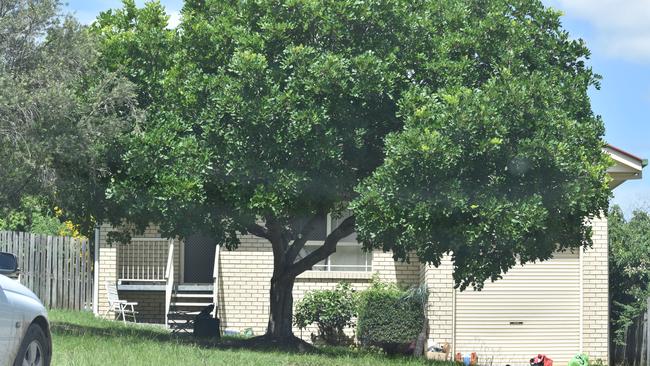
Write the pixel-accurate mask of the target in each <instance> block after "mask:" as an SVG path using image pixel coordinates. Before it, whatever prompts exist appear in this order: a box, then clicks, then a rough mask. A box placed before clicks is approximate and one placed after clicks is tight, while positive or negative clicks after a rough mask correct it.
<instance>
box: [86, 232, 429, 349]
mask: <svg viewBox="0 0 650 366" xmlns="http://www.w3.org/2000/svg"><path fill="white" fill-rule="evenodd" d="M112 230H115V229H113V228H112V227H110V226H102V227H101V228H100V232H99V239H98V242H99V243H100V245H99V246H98V250H99V253H98V256H96V257H97V258H99V266H98V267H97V268H99V271H98V280H97V281H98V282H97V283H99V284H100V286H99V292H100V293H99V299H98V302H97V303H98V305H99V309H98V310H99V312H98V313H99V314H102V313H103V312H104V311H105V309H106V307H107V306H108V303H107V300H106V295H105V290H104V283H105V282H107V281H113V283H117V287H118V291H119V295H120V297H121V298H124V299H126V300H129V301H135V302H138V307H137V308H136V310H137V311H139V312H140V316H139V318H138V321H139V322H140V321H142V322H149V323H159V324H165V323H168V322H169V315H167V316H166V315H165V314H169V313H170V311H173V310H174V303H175V302H176V303H202V302H205V305H206V306H207V304H210V303H215V304H217V315H218V317H219V318H220V319H221V324H222V328H223V329H226V328H228V329H232V330H236V331H244V330H246V329H248V328H250V329H252V330H253V332H254V334H262V333H263V332H264V331H265V330H266V326H267V323H268V311H269V309H268V307H269V287H270V279H271V276H272V273H273V255H272V252H271V248H270V246H269V245H268V242H267V241H266V240H265V239H261V238H258V237H254V236H251V235H244V236H242V237H241V238H240V240H241V244H240V246H239V247H238V249H237V250H234V251H227V250H221V251H219V250H218V248H217V247H216V245H214V244H212V247H213V248H214V252H213V253H212V252H206V250H204V249H202V248H204V246H205V245H206V244H205V243H204V242H203V244H202V245H201V244H193V243H197V242H199V241H198V240H195V241H188V240H185V241H179V240H177V239H176V240H173V241H171V240H168V239H163V238H160V234H159V233H158V230H157V228H155V227H151V228H150V229H148V230H147V231H146V232H145V233H144V235H142V236H141V237H138V238H133V239H132V241H131V242H130V243H128V244H116V243H114V244H112V245H111V244H108V242H107V237H108V233H109V232H110V231H112ZM360 253H361V252H360ZM360 253H357V254H359V255H356V254H355V253H352V252H351V250H347V251H346V250H345V249H342V250H341V251H340V253H339V254H340V255H339V257H341V258H338V257H337V258H338V259H337V258H334V259H337V261H330V262H327V263H325V264H324V265H322V266H315V268H314V270H313V271H307V272H305V273H303V274H302V275H300V276H299V277H298V279H297V280H296V283H295V286H294V300H295V301H298V300H299V299H301V298H302V297H303V296H304V294H305V293H306V292H308V291H311V290H315V289H326V288H334V287H335V286H336V285H337V284H338V283H339V282H340V281H346V282H348V283H350V284H351V285H352V286H353V287H354V288H355V289H356V290H363V289H365V288H367V287H368V285H369V284H370V281H371V279H372V276H373V274H375V273H376V274H378V275H379V277H380V279H381V280H383V281H386V282H396V283H402V284H404V285H414V284H419V283H421V278H420V276H421V268H420V265H419V263H418V262H417V261H412V262H411V263H395V262H394V261H393V259H392V256H391V254H390V253H383V252H381V251H376V252H373V253H372V254H369V255H368V256H367V257H366V256H365V255H361V254H360ZM339 259H340V260H339ZM195 290H196V291H195ZM198 290H203V291H201V292H200V294H201V295H202V296H201V297H200V298H188V297H187V295H189V294H188V293H187V292H190V293H191V292H198ZM175 295H180V296H175ZM206 295H210V296H209V297H206ZM201 305H204V304H201ZM197 308H198V306H196V307H195V308H194V311H196V310H197ZM199 310H200V309H199ZM295 332H296V334H297V335H300V333H301V332H300V331H299V330H298V329H295ZM309 334H310V333H309V331H305V332H303V334H302V335H303V336H304V337H305V338H306V339H308V337H309Z"/></svg>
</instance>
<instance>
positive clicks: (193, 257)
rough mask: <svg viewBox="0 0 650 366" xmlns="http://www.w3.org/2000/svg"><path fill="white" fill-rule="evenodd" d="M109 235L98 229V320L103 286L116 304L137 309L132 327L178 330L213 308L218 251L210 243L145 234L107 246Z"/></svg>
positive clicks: (197, 238) (106, 229)
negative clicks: (110, 288) (110, 286)
mask: <svg viewBox="0 0 650 366" xmlns="http://www.w3.org/2000/svg"><path fill="white" fill-rule="evenodd" d="M113 230H114V229H113V228H112V227H110V226H104V227H101V228H100V229H99V233H98V234H99V235H98V239H99V243H100V245H99V248H98V249H99V251H100V253H99V254H100V255H99V271H98V272H99V273H98V278H97V280H98V283H99V285H100V286H99V294H98V295H99V296H98V313H99V314H102V313H103V311H105V308H106V307H107V306H108V303H107V300H106V297H105V292H106V290H105V286H106V284H107V283H116V284H117V290H118V293H119V296H120V299H123V300H128V301H132V302H137V303H138V306H137V309H136V310H137V311H138V312H139V317H138V322H146V323H158V324H165V325H166V326H167V327H171V328H179V327H183V326H184V323H187V321H186V320H187V319H188V318H192V317H193V315H196V314H198V313H199V312H200V311H201V310H202V309H204V308H205V307H207V306H209V305H210V304H217V296H218V292H217V291H216V289H218V278H217V276H216V273H218V252H219V249H218V247H217V245H216V243H215V242H214V241H213V240H210V239H209V238H207V237H205V236H200V235H195V236H190V237H188V238H187V239H185V240H178V239H165V238H161V237H160V234H159V233H158V230H156V228H151V229H148V230H147V231H145V233H144V234H143V235H142V236H140V237H133V238H132V239H131V241H130V242H129V243H112V244H108V241H107V238H108V233H109V232H111V231H113ZM215 312H216V307H215ZM213 315H214V312H213ZM179 318H184V319H185V320H182V319H179Z"/></svg>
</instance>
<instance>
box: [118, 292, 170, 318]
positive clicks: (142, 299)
mask: <svg viewBox="0 0 650 366" xmlns="http://www.w3.org/2000/svg"><path fill="white" fill-rule="evenodd" d="M120 299H123V300H127V301H133V302H137V303H138V305H137V306H136V307H135V310H136V311H137V312H138V314H137V315H136V317H137V321H138V323H154V324H164V323H165V292H164V291H120ZM127 319H128V317H127Z"/></svg>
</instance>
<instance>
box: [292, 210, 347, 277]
mask: <svg viewBox="0 0 650 366" xmlns="http://www.w3.org/2000/svg"><path fill="white" fill-rule="evenodd" d="M354 223H355V217H354V215H353V216H350V217H348V218H347V219H345V220H343V222H342V223H341V224H340V225H339V227H337V228H336V230H334V231H332V232H331V233H330V234H329V235H328V236H327V238H325V242H324V243H323V245H322V246H321V247H320V248H318V249H316V250H315V251H313V252H311V253H310V254H309V255H308V256H306V257H305V258H303V259H301V260H300V261H299V262H296V263H294V264H293V265H291V266H290V267H289V269H288V271H287V272H288V274H289V275H291V276H297V275H299V274H301V273H303V272H304V271H306V270H308V269H310V268H312V267H313V266H314V265H315V264H316V263H318V262H320V261H322V260H323V259H325V258H327V257H328V256H330V255H332V254H333V253H334V252H336V244H338V242H339V240H341V239H343V238H345V237H346V236H348V235H350V234H352V233H354Z"/></svg>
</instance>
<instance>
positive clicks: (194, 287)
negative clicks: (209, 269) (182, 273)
mask: <svg viewBox="0 0 650 366" xmlns="http://www.w3.org/2000/svg"><path fill="white" fill-rule="evenodd" d="M174 289H175V290H176V291H181V292H182V291H210V292H211V291H213V290H214V285H213V284H211V283H180V284H177V285H174Z"/></svg>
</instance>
